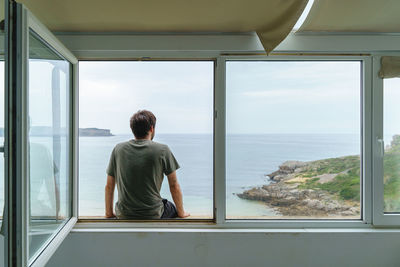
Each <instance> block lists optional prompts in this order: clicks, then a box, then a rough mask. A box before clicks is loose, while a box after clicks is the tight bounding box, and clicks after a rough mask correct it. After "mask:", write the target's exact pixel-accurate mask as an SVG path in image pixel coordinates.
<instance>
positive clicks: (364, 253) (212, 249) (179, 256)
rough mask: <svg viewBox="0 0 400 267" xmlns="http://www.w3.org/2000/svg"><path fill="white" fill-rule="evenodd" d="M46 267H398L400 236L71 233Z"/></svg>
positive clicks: (362, 233) (301, 233) (387, 234)
mask: <svg viewBox="0 0 400 267" xmlns="http://www.w3.org/2000/svg"><path fill="white" fill-rule="evenodd" d="M47 266H55V267H56V266H57V267H62V266H113V267H116V266H153V267H154V266H246V267H248V266H296V267H298V266H309V267H312V266H318V267H320V266H335V267H336V266H344V267H347V266H363V267H366V266H400V232H385V231H383V232H356V233H346V232H336V233H335V232H331V233H318V232H315V231H314V232H310V233H308V232H292V233H290V232H287V233H285V232H280V233H279V232H270V233H262V232H250V233H243V232H242V233H240V232H237V233H235V232H226V233H224V232H221V231H219V232H200V233H195V232H119V233H99V232H92V233H91V232H72V233H70V234H69V236H68V237H67V238H66V239H65V241H64V243H63V244H62V245H61V246H60V247H59V248H58V250H57V251H56V253H55V254H54V255H53V257H52V258H51V259H50V261H49V262H48V264H47Z"/></svg>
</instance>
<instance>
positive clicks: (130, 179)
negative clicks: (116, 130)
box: [105, 110, 189, 220]
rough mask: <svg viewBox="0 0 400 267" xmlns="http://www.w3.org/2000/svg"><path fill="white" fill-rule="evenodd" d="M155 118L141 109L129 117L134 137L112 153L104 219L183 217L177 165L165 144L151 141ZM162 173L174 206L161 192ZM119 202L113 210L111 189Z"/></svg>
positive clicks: (183, 211) (108, 171) (119, 145)
mask: <svg viewBox="0 0 400 267" xmlns="http://www.w3.org/2000/svg"><path fill="white" fill-rule="evenodd" d="M155 126H156V117H155V116H154V114H153V113H152V112H150V111H147V110H140V111H138V112H137V113H135V114H134V115H133V116H132V117H131V119H130V127H131V129H132V132H133V134H134V136H135V139H132V140H129V141H127V142H123V143H120V144H118V145H116V146H115V148H114V149H113V151H112V153H111V157H110V162H109V165H108V168H107V185H106V188H105V200H106V203H105V204H106V218H114V217H117V218H118V219H134V220H138V219H139V220H140V219H142V220H152V219H160V218H161V219H168V218H176V217H180V218H185V217H188V216H189V213H187V212H185V210H184V208H183V200H182V191H181V188H180V185H179V183H178V179H177V176H176V170H177V169H178V168H179V164H178V162H177V161H176V159H175V157H174V155H173V154H172V152H171V150H170V149H169V147H168V146H167V145H163V144H160V143H156V142H153V141H152V140H153V138H154V134H155ZM164 174H165V175H166V176H167V177H168V183H169V189H170V191H171V195H172V198H173V201H174V203H175V205H174V204H173V203H172V202H170V201H168V200H167V199H163V198H162V197H161V195H160V190H161V184H162V181H163V178H164ZM115 184H117V190H118V202H117V203H116V204H115V213H114V211H113V202H114V189H115Z"/></svg>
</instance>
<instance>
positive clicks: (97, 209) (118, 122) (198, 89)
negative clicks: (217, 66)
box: [79, 61, 214, 218]
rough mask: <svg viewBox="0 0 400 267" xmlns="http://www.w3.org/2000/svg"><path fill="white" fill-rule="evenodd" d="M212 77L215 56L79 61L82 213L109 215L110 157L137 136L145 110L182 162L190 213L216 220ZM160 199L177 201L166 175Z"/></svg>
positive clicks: (181, 180) (180, 175) (157, 137)
mask: <svg viewBox="0 0 400 267" xmlns="http://www.w3.org/2000/svg"><path fill="white" fill-rule="evenodd" d="M213 81H214V69H213V62H210V61H208V62H204V61H197V62H189V61H185V62H183V61H181V62H176V61H175V62H173V61H168V62H156V61H151V62H126V61H124V62H115V61H114V62H110V61H108V62H99V61H96V62H80V63H79V123H80V127H81V129H80V132H81V136H80V138H79V146H80V149H79V217H80V218H104V215H105V207H104V203H105V201H104V186H105V183H106V168H107V165H108V162H109V159H110V154H111V151H112V150H113V148H114V147H115V145H116V144H118V143H121V142H125V141H128V140H131V139H133V138H134V136H133V134H132V131H131V129H130V126H129V119H130V117H131V116H132V115H133V114H134V113H135V112H136V111H138V110H140V109H147V110H150V111H152V112H153V113H154V114H155V116H156V118H157V123H156V128H155V129H156V130H155V137H154V141H156V142H159V143H163V144H167V145H168V146H169V148H170V149H171V151H172V153H173V154H174V155H175V157H176V159H177V161H178V162H179V164H180V167H181V168H180V169H178V170H177V176H178V181H179V183H180V185H181V188H182V191H183V199H184V208H185V210H187V211H188V212H189V213H191V215H192V216H191V217H190V218H212V216H213V136H212V132H213ZM116 191H117V190H116ZM116 193H118V192H116ZM161 197H162V198H166V199H168V200H170V201H172V198H171V195H170V192H169V186H168V182H167V179H165V177H164V181H163V184H162V187H161ZM117 200H118V194H117V195H116V196H114V201H117Z"/></svg>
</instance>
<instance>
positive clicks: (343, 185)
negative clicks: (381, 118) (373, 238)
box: [298, 135, 400, 211]
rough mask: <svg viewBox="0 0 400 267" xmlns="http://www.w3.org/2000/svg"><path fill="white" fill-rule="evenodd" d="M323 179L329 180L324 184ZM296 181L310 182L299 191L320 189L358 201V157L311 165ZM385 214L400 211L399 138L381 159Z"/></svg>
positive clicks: (320, 161) (394, 137) (304, 184)
mask: <svg viewBox="0 0 400 267" xmlns="http://www.w3.org/2000/svg"><path fill="white" fill-rule="evenodd" d="M324 175H332V179H327V181H323V178H322V177H323V176H324ZM298 176H299V177H303V178H309V179H307V180H305V182H304V183H302V184H300V185H299V186H298V188H302V189H321V190H325V191H327V192H329V193H331V194H334V195H336V196H337V197H338V198H339V199H342V200H352V201H360V157H359V156H347V157H341V158H331V159H324V160H318V161H313V162H310V164H308V165H307V166H306V167H305V168H303V169H302V170H301V171H300V172H299V174H298ZM384 183H385V184H384V199H385V211H400V136H399V135H395V136H393V141H392V142H391V144H390V146H389V147H388V148H387V149H386V151H385V157H384Z"/></svg>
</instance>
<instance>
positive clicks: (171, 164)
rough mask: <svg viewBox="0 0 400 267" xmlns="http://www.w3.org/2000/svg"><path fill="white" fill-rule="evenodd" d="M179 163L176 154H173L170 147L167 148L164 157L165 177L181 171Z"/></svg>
mask: <svg viewBox="0 0 400 267" xmlns="http://www.w3.org/2000/svg"><path fill="white" fill-rule="evenodd" d="M179 167H180V166H179V164H178V161H177V160H176V158H175V156H174V154H172V152H171V150H170V149H169V147H168V146H167V147H166V150H165V153H164V157H163V172H164V174H165V175H169V174H171V173H173V172H174V171H176V170H177V169H179Z"/></svg>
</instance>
